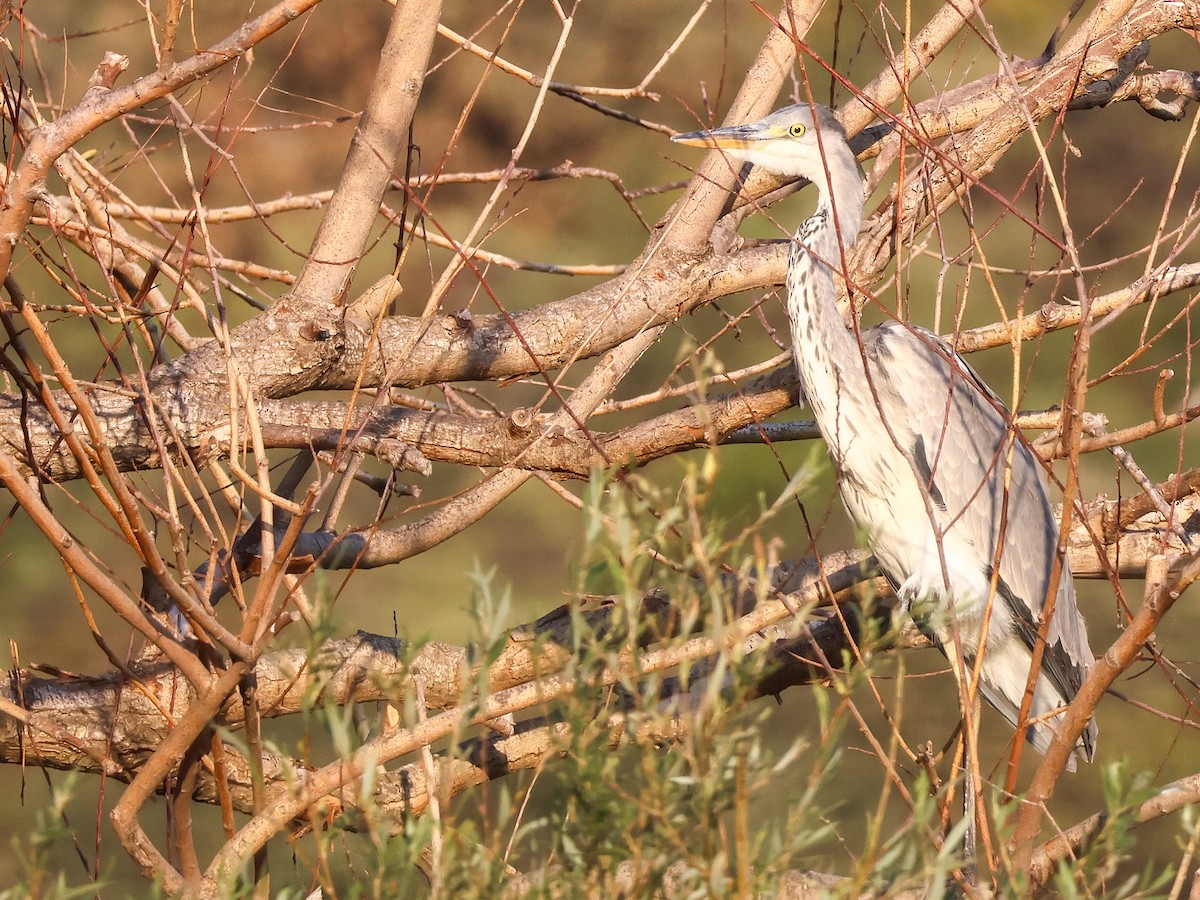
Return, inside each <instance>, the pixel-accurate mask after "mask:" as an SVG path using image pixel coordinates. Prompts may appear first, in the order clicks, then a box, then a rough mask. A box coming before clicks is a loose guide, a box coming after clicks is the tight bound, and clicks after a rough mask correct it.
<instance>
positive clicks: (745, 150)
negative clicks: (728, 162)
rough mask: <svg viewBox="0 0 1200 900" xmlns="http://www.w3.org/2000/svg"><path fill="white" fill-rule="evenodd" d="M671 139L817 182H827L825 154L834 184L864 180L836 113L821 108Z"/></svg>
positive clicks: (794, 109) (799, 108)
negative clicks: (843, 178)
mask: <svg viewBox="0 0 1200 900" xmlns="http://www.w3.org/2000/svg"><path fill="white" fill-rule="evenodd" d="M818 134H819V135H820V137H819V138H818ZM671 140H673V141H675V142H676V143H677V144H685V145H687V146H689V147H711V148H716V149H719V150H723V151H725V153H727V154H729V155H730V156H733V157H736V158H737V159H744V160H747V161H748V162H752V163H754V165H756V166H762V167H763V168H764V169H767V170H769V171H771V172H775V173H777V174H779V175H792V176H802V177H804V178H807V179H809V180H810V181H814V182H818V183H824V182H825V172H826V162H825V161H823V160H822V154H824V160H826V161H828V171H829V173H830V175H831V176H833V179H834V180H835V181H836V180H837V179H838V177H839V176H840V175H844V174H853V176H854V177H855V178H856V179H857V178H858V177H859V176H858V166H857V163H855V161H854V155H853V153H852V152H851V151H850V146H849V144H848V143H847V141H846V132H845V130H844V129H843V128H842V125H841V123H840V122H839V121H838V120H837V118H836V117H835V116H834V114H833V112H832V111H831V110H830V109H828V108H827V107H824V106H821V105H819V104H813V105H812V106H810V105H809V104H807V103H797V104H795V105H793V106H785V107H784V108H783V109H780V110H776V111H775V112H773V113H771V114H770V115H769V116H767V117H766V118H765V119H760V120H759V121H757V122H751V123H750V124H748V125H733V126H731V127H729V128H714V129H713V130H712V131H691V132H688V133H686V134H677V135H675V136H674V137H672V138H671Z"/></svg>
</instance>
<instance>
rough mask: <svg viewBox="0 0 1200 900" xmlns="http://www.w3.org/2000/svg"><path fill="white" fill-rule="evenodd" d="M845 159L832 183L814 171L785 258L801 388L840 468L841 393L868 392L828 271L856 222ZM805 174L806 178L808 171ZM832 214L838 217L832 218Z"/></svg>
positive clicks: (846, 409) (856, 183)
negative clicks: (812, 201) (810, 200)
mask: <svg viewBox="0 0 1200 900" xmlns="http://www.w3.org/2000/svg"><path fill="white" fill-rule="evenodd" d="M845 153H846V155H847V156H848V157H849V165H846V166H838V165H835V164H831V166H830V169H831V170H832V171H834V172H846V173H850V174H848V175H846V176H845V177H841V178H839V177H836V176H835V178H834V179H833V184H832V185H831V186H829V187H826V185H827V184H828V181H827V179H826V177H825V172H824V171H823V170H822V171H821V172H820V173H813V174H815V175H816V177H815V178H812V180H813V182H814V183H815V184H816V185H817V186H818V188H825V189H823V190H821V191H820V195H821V196H820V200H819V202H818V204H817V211H816V212H815V213H814V214H813V215H812V217H811V218H809V219H808V220H806V221H805V222H803V223H802V224H801V225H800V228H799V229H797V231H796V236H795V238H794V239H793V242H792V249H791V253H790V255H789V258H788V274H787V288H788V318H789V319H790V320H791V325H792V353H793V355H794V356H795V358H796V368H797V370H798V371H799V373H800V380H801V382H802V383H803V385H804V393H805V395H806V396H807V398H808V403H809V405H810V407H811V408H812V410H813V415H814V418H815V419H816V421H817V425H818V427H820V429H821V433H822V434H823V435H824V437H825V441H826V443H827V444H828V445H829V448H830V450H831V451H832V453H833V456H834V458H835V460H836V461H837V462H838V464H839V466H840V465H841V463H842V462H843V460H844V453H843V451H842V445H843V440H844V438H845V434H843V431H844V429H842V428H841V427H840V422H841V421H842V420H844V419H845V417H846V416H847V414H848V413H850V411H851V407H852V406H856V404H852V403H851V402H849V401H848V400H846V399H844V398H853V397H858V398H861V397H864V396H868V395H869V393H870V390H869V386H868V385H867V383H866V371H865V369H864V366H863V360H862V353H861V351H860V349H859V347H858V343H857V341H856V339H855V337H854V335H853V334H852V333H851V332H850V331H848V330H847V328H846V323H845V322H844V321H843V319H842V314H841V312H840V311H839V310H838V305H837V285H836V282H835V280H834V274H833V273H834V271H835V270H836V271H841V270H842V268H843V259H844V258H848V257H849V255H850V250H851V248H852V247H853V246H854V241H855V238H856V237H857V235H858V228H859V225H860V224H861V223H862V211H863V198H862V182H861V180H860V179H859V177H858V174H857V173H858V167H857V164H856V163H855V162H854V157H853V155H852V154H851V153H850V149H849V147H846V148H845ZM810 177H811V176H810ZM835 217H836V223H835Z"/></svg>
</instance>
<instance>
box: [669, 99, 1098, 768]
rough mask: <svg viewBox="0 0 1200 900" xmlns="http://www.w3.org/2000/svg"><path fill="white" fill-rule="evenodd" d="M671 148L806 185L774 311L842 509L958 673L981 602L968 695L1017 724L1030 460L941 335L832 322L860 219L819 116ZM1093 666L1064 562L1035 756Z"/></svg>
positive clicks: (1028, 623) (1080, 748)
mask: <svg viewBox="0 0 1200 900" xmlns="http://www.w3.org/2000/svg"><path fill="white" fill-rule="evenodd" d="M818 136H819V137H818ZM674 140H676V141H678V142H680V143H684V144H688V145H690V146H707V147H719V148H720V149H722V150H724V151H725V152H726V153H728V154H729V155H731V156H734V157H737V158H740V159H745V160H749V161H750V162H752V163H754V164H756V165H761V166H763V167H764V168H766V169H769V170H771V171H773V172H776V173H778V174H781V175H790V176H802V177H804V178H807V179H808V180H809V181H811V182H813V183H814V184H815V185H817V188H818V191H819V193H820V199H819V201H818V204H817V211H816V212H815V213H814V214H813V216H812V217H811V218H809V219H808V220H806V221H805V222H804V223H803V224H801V226H800V228H799V229H798V230H797V232H796V235H795V238H794V239H793V241H792V247H791V252H790V255H789V259H788V272H787V294H788V317H789V319H790V321H791V328H792V350H793V353H794V355H795V359H796V366H797V369H798V370H799V373H800V378H801V382H802V384H803V387H804V393H805V396H806V397H807V399H808V402H809V405H810V406H811V407H812V410H813V414H814V417H815V418H816V421H817V425H818V426H819V427H820V429H821V433H822V435H823V436H824V438H825V441H826V443H827V444H828V446H829V452H830V455H831V456H832V458H833V462H834V465H835V467H836V468H837V470H838V475H839V481H838V483H839V487H840V489H841V494H842V500H843V501H844V503H845V505H846V509H847V511H848V512H849V514H850V517H851V518H852V519H853V520H854V522H855V524H857V525H858V526H859V528H860V529H862V531H863V532H864V533H865V534H866V536H867V541H868V543H869V545H870V547H871V550H872V551H873V552H874V554H875V556H876V558H877V559H878V560H879V564H880V567H881V568H882V569H883V571H884V573H885V574H886V575H887V577H888V579H889V580H890V581H891V582H892V583H893V585H895V587H896V589H897V592H898V594H899V596H900V599H901V602H902V603H903V604H904V605H905V606H907V605H908V604H910V603H911V602H912V601H914V600H917V599H926V600H932V601H934V604H935V606H936V609H937V612H936V613H935V614H934V615H933V616H931V620H930V622H929V627H930V628H931V630H932V631H933V633H934V635H935V636H936V637H937V639H938V640H939V641H940V642H941V644H942V646H943V649H944V650H947V651H948V655H950V654H949V651H950V649H951V648H952V647H953V632H954V630H955V629H957V633H958V639H959V641H960V645H961V647H962V650H963V656H964V658H965V662H966V666H967V671H968V673H969V672H970V670H971V666H973V665H974V663H975V659H976V657H977V656H978V655H979V646H980V635H981V628H982V623H983V618H984V615H985V609H986V608H987V607H988V605H989V604H988V597H989V595H991V596H992V597H993V600H992V602H991V604H990V606H991V613H990V620H989V627H988V632H987V641H986V645H985V648H984V652H983V654H982V659H983V662H982V665H981V667H980V685H979V686H980V690H981V692H982V694H983V696H984V698H985V699H986V700H987V701H988V702H989V703H990V704H991V705H992V706H993V707H995V708H996V709H997V710H999V712H1000V713H1002V714H1003V715H1004V716H1005V718H1007V719H1008V720H1009V722H1011V723H1012V724H1013V725H1014V726H1015V725H1016V724H1017V719H1018V717H1019V712H1020V707H1021V701H1022V697H1023V696H1024V693H1025V685H1026V681H1027V678H1028V675H1029V671H1030V667H1031V664H1032V654H1031V648H1032V647H1033V646H1034V645H1035V643H1036V641H1037V635H1038V630H1039V627H1040V623H1041V621H1042V618H1043V615H1042V614H1043V610H1044V607H1045V600H1046V596H1047V593H1048V590H1049V584H1050V576H1051V570H1052V567H1053V565H1054V559H1055V552H1056V551H1055V546H1056V542H1057V532H1058V524H1057V522H1056V520H1055V518H1054V515H1053V512H1052V510H1051V508H1050V502H1049V500H1048V499H1047V496H1046V490H1045V487H1044V486H1043V484H1042V480H1041V475H1040V473H1039V471H1038V462H1037V460H1036V459H1035V458H1034V456H1033V453H1032V452H1031V451H1030V449H1029V447H1028V446H1027V445H1026V444H1025V442H1024V441H1023V440H1022V439H1021V437H1020V435H1019V434H1017V432H1016V430H1015V429H1014V428H1013V426H1012V425H1011V423H1010V416H1009V414H1008V412H1007V410H1006V409H1005V407H1004V404H1003V403H1002V402H1001V401H1000V399H999V398H998V397H997V396H996V394H995V393H993V392H992V391H991V390H990V389H989V388H988V387H987V385H986V384H984V383H983V382H982V381H981V380H980V378H979V376H978V375H976V374H975V372H974V371H973V370H972V369H971V367H970V366H968V365H967V363H966V362H965V361H964V360H963V359H962V357H960V356H959V355H958V354H957V353H956V352H955V351H954V350H953V349H952V348H951V347H950V346H949V345H948V344H947V343H946V342H945V341H943V340H942V339H941V338H940V337H938V336H936V335H934V334H932V333H931V332H929V331H926V330H925V329H923V328H919V327H914V326H910V325H906V324H901V323H899V322H888V323H885V324H883V325H879V326H877V327H875V328H871V329H868V330H865V331H863V332H862V334H861V338H862V339H861V343H860V342H859V340H858V338H857V337H856V336H855V334H854V333H853V332H851V331H850V330H848V329H847V328H846V326H845V322H844V321H843V319H842V316H841V313H840V312H839V310H838V306H837V287H836V283H835V280H834V279H835V273H839V272H841V271H843V259H844V257H846V256H848V255H849V253H850V249H851V247H852V246H853V244H854V241H855V238H856V236H857V234H858V228H859V225H860V224H861V221H862V209H863V196H862V179H861V176H860V175H859V172H858V164H857V161H856V160H855V158H854V154H853V152H852V151H851V150H850V146H849V144H848V142H847V140H846V134H845V132H844V131H843V129H842V126H841V124H840V123H839V122H838V121H837V119H836V117H835V116H834V115H833V113H832V112H831V111H830V110H828V109H826V108H825V107H823V106H819V105H815V106H811V107H810V106H808V105H804V104H801V105H796V106H789V107H787V108H785V109H781V110H779V111H777V112H774V113H772V114H771V115H769V116H767V117H766V118H765V119H762V120H761V121H759V122H756V123H753V124H750V125H738V126H733V127H731V128H721V129H716V130H714V131H700V132H692V133H689V134H684V135H677V136H676V137H675V138H674ZM835 226H836V227H835ZM1006 471H1007V473H1008V474H1007V475H1006ZM1006 481H1007V485H1006ZM996 566H998V568H999V572H998V575H997V577H996V579H995V591H994V594H992V576H993V571H994V567H996ZM951 659H952V660H953V656H951ZM1093 661H1094V658H1093V656H1092V652H1091V649H1090V648H1089V646H1088V640H1087V631H1086V629H1085V626H1084V622H1083V617H1082V616H1081V615H1080V613H1079V609H1078V606H1077V605H1076V602H1075V588H1074V584H1073V582H1072V580H1071V573H1070V570H1069V568H1068V567H1067V566H1066V563H1065V561H1064V565H1063V571H1062V575H1061V577H1060V579H1059V583H1058V589H1057V593H1056V595H1055V604H1054V610H1053V615H1052V617H1051V620H1050V625H1049V629H1048V633H1047V642H1046V647H1045V649H1044V652H1043V656H1042V663H1041V671H1040V672H1039V675H1038V679H1037V682H1036V685H1035V689H1034V694H1033V702H1032V705H1031V709H1030V712H1029V716H1030V719H1031V724H1030V725H1029V727H1028V729H1027V732H1026V737H1027V738H1028V740H1029V741H1030V742H1031V743H1032V744H1033V745H1034V747H1036V748H1037V749H1038V750H1039V751H1040V752H1043V753H1044V752H1045V751H1046V749H1047V748H1048V747H1049V745H1050V741H1051V739H1052V738H1053V735H1054V733H1055V732H1054V729H1055V728H1056V726H1057V723H1058V721H1059V719H1061V707H1063V706H1065V705H1066V704H1067V703H1068V702H1070V701H1071V699H1072V698H1074V696H1075V695H1076V693H1078V691H1079V686H1080V685H1081V684H1082V682H1083V678H1084V676H1085V675H1086V674H1087V670H1088V668H1089V667H1090V666H1091V664H1092V663H1093ZM1055 710H1059V712H1057V713H1055V712H1054V711H1055ZM1039 719H1040V721H1038V720H1039ZM1095 745H1096V723H1095V720H1094V719H1093V720H1092V721H1091V722H1090V723H1089V724H1088V727H1087V728H1086V729H1085V731H1084V733H1083V734H1082V736H1081V737H1080V739H1079V742H1078V744H1077V745H1076V747H1075V750H1074V755H1073V757H1072V759H1071V765H1070V768H1072V769H1073V768H1074V757H1075V756H1081V757H1082V758H1084V759H1086V760H1089V761H1090V760H1091V758H1092V754H1093V752H1094V750H1095Z"/></svg>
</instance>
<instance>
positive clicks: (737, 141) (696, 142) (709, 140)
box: [671, 125, 771, 150]
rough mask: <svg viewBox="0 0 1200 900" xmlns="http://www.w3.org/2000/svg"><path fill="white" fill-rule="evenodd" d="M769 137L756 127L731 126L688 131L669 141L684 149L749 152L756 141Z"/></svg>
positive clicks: (674, 136)
mask: <svg viewBox="0 0 1200 900" xmlns="http://www.w3.org/2000/svg"><path fill="white" fill-rule="evenodd" d="M769 137H771V135H769V134H767V133H766V132H765V131H763V130H762V129H761V128H759V127H758V126H757V125H732V126H730V127H729V128H714V129H713V130H712V131H688V132H685V133H684V134H676V135H673V136H672V137H671V140H672V141H674V142H675V143H676V144H683V145H684V146H685V147H715V148H719V149H721V150H749V149H750V148H751V147H753V146H754V145H755V144H756V143H757V142H758V141H761V140H765V139H766V138H769Z"/></svg>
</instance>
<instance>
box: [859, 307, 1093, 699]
mask: <svg viewBox="0 0 1200 900" xmlns="http://www.w3.org/2000/svg"><path fill="white" fill-rule="evenodd" d="M863 347H864V350H865V352H866V357H867V362H868V366H869V371H870V373H871V376H872V384H873V386H874V390H875V394H876V397H877V399H878V402H879V407H880V411H881V413H882V414H883V416H884V417H885V418H886V419H887V421H888V423H889V425H890V426H891V430H892V433H893V434H894V435H895V436H896V438H897V439H898V440H899V441H900V442H901V443H902V444H904V445H906V446H903V448H902V449H904V450H905V452H906V453H907V454H908V455H909V458H910V459H911V460H912V462H913V466H914V468H915V470H916V472H917V473H918V474H919V476H920V478H921V480H922V482H924V485H925V489H926V491H927V492H928V495H929V499H930V508H931V511H932V514H933V517H934V521H935V524H936V525H937V526H938V529H939V531H941V532H942V533H946V532H947V531H950V530H953V531H954V532H955V533H956V534H957V535H958V536H959V537H961V538H965V539H966V540H968V541H970V543H971V544H972V545H973V546H974V547H975V548H977V551H978V555H979V559H980V560H981V566H982V567H983V568H982V571H983V572H984V574H985V575H986V576H987V577H990V576H991V567H992V564H993V561H996V560H998V563H999V568H1000V572H999V580H998V586H999V588H998V592H999V594H1000V596H1001V598H1002V599H1003V601H1004V602H1005V604H1006V605H1007V606H1008V607H1009V609H1010V610H1011V611H1012V612H1013V620H1014V622H1015V625H1016V628H1017V631H1018V633H1019V634H1020V635H1021V638H1022V640H1023V641H1024V643H1025V644H1026V645H1027V646H1028V647H1030V648H1032V647H1033V645H1034V643H1035V642H1036V639H1037V634H1038V629H1039V627H1040V623H1041V614H1042V609H1043V608H1044V606H1045V599H1046V592H1047V589H1048V587H1049V583H1050V573H1051V566H1052V564H1053V560H1054V554H1055V546H1056V544H1057V537H1058V534H1057V528H1058V526H1057V521H1056V519H1055V518H1054V515H1053V511H1052V510H1051V507H1050V501H1049V499H1048V498H1047V496H1046V491H1045V488H1044V486H1043V483H1042V476H1041V472H1040V471H1039V464H1038V461H1037V460H1036V459H1035V457H1034V455H1033V452H1032V451H1031V450H1030V449H1029V447H1028V445H1027V444H1026V443H1025V442H1024V441H1023V439H1022V438H1021V436H1020V435H1019V434H1018V433H1016V432H1015V430H1014V429H1013V426H1012V425H1011V423H1010V417H1009V414H1008V411H1007V409H1006V408H1005V406H1004V403H1003V402H1002V401H1001V400H1000V398H999V397H998V396H996V394H995V392H994V391H992V390H991V389H990V388H989V387H988V386H987V385H986V384H985V383H984V382H983V381H982V380H981V379H980V378H979V376H978V375H977V374H976V373H975V371H974V370H973V369H972V368H971V367H970V366H969V365H968V364H967V363H966V362H965V361H964V360H963V359H962V357H960V356H959V355H958V354H957V353H956V352H955V351H954V350H953V349H952V348H951V347H950V345H949V344H947V343H946V342H945V341H943V340H942V339H941V338H940V337H938V336H937V335H935V334H933V333H931V332H929V331H926V330H925V329H923V328H915V327H912V326H909V325H904V324H901V323H899V322H889V323H886V324H884V325H881V326H878V327H876V328H872V329H869V330H868V331H866V332H864V334H863ZM1010 441H1011V442H1012V444H1011V446H1012V453H1011V463H1010V462H1009V446H1010ZM1006 466H1011V477H1010V478H1009V479H1008V487H1007V489H1006V488H1005V468H1006ZM1002 522H1005V523H1006V524H1005V526H1004V528H1003V537H1002V543H1001V523H1002ZM998 543H1001V549H1000V552H999V553H998V554H997V552H996V546H997V544H998ZM1055 610H1056V612H1055V614H1054V616H1053V618H1052V620H1051V624H1050V628H1049V630H1048V633H1047V643H1048V646H1047V648H1046V652H1045V653H1044V655H1043V668H1044V669H1045V671H1046V674H1047V675H1048V676H1049V677H1050V678H1051V680H1052V681H1053V682H1054V683H1055V685H1056V687H1057V688H1058V689H1059V690H1060V691H1061V692H1062V695H1063V697H1064V698H1067V699H1070V698H1071V697H1074V696H1075V694H1076V693H1077V692H1078V689H1079V685H1080V684H1081V683H1082V679H1083V676H1084V673H1085V668H1086V666H1088V665H1090V664H1091V662H1092V659H1093V658H1092V655H1091V650H1090V649H1089V647H1088V642H1087V634H1086V632H1085V631H1084V628H1083V622H1082V619H1081V617H1080V615H1079V612H1078V608H1077V607H1076V604H1075V590H1074V585H1073V583H1072V581H1071V575H1070V571H1069V570H1064V572H1063V575H1062V577H1061V578H1060V580H1059V585H1058V590H1057V593H1056V600H1055Z"/></svg>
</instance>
